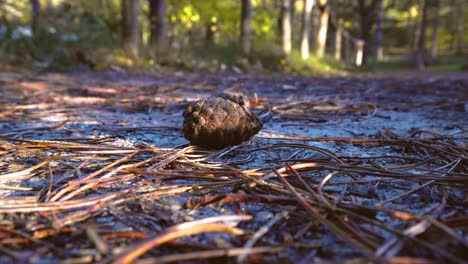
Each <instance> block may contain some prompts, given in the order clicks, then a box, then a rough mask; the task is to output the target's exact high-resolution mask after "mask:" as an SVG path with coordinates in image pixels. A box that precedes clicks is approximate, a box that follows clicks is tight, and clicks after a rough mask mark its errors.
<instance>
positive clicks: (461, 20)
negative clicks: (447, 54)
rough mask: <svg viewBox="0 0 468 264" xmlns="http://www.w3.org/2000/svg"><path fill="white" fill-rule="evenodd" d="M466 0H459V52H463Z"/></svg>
mask: <svg viewBox="0 0 468 264" xmlns="http://www.w3.org/2000/svg"><path fill="white" fill-rule="evenodd" d="M464 1H465V0H458V3H457V10H458V14H457V54H463V27H464V21H465V20H464V14H465V10H464V6H465V5H464Z"/></svg>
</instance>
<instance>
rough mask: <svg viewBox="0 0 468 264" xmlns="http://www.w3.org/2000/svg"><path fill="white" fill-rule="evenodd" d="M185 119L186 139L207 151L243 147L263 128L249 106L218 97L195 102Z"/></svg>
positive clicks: (186, 113)
mask: <svg viewBox="0 0 468 264" xmlns="http://www.w3.org/2000/svg"><path fill="white" fill-rule="evenodd" d="M183 116H184V136H185V138H186V139H188V140H189V141H190V142H191V143H192V144H194V145H197V146H200V147H204V148H208V149H220V148H224V147H228V146H232V145H237V144H240V143H242V142H243V141H246V140H249V139H250V138H252V137H253V136H254V135H255V134H257V133H258V131H260V129H261V128H262V126H263V125H262V122H261V121H260V120H259V119H258V117H257V116H256V115H255V114H254V113H252V112H251V111H250V110H249V109H248V108H247V107H246V106H244V105H240V104H238V103H234V102H233V101H231V100H226V99H224V98H221V97H219V96H216V97H210V98H207V99H202V100H199V101H197V102H195V103H194V104H192V105H190V106H189V107H188V108H187V110H186V111H185V112H184V113H183Z"/></svg>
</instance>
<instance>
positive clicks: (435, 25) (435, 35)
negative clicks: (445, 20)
mask: <svg viewBox="0 0 468 264" xmlns="http://www.w3.org/2000/svg"><path fill="white" fill-rule="evenodd" d="M433 1H434V6H433V8H434V19H433V21H432V43H431V57H432V58H436V57H437V46H438V45H439V20H440V19H439V17H440V1H439V0H433Z"/></svg>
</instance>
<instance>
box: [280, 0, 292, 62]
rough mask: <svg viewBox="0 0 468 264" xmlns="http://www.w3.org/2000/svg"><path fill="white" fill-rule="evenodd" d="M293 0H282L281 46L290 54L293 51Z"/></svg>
mask: <svg viewBox="0 0 468 264" xmlns="http://www.w3.org/2000/svg"><path fill="white" fill-rule="evenodd" d="M291 23H292V21H291V0H282V5H281V46H282V47H283V52H284V53H285V54H286V55H288V54H289V53H291V48H292V45H291V31H292V25H291Z"/></svg>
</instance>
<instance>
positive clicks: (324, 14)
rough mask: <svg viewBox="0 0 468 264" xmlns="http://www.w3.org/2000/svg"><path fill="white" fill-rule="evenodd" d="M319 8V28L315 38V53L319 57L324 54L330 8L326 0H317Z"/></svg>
mask: <svg viewBox="0 0 468 264" xmlns="http://www.w3.org/2000/svg"><path fill="white" fill-rule="evenodd" d="M318 5H319V8H320V19H319V28H318V32H317V37H316V38H315V39H316V49H317V50H316V53H317V56H318V57H319V58H322V57H323V56H324V55H325V47H326V44H327V31H328V18H329V17H330V9H329V7H328V3H327V0H319V1H318Z"/></svg>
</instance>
